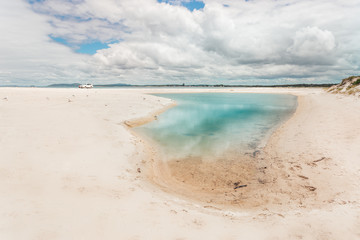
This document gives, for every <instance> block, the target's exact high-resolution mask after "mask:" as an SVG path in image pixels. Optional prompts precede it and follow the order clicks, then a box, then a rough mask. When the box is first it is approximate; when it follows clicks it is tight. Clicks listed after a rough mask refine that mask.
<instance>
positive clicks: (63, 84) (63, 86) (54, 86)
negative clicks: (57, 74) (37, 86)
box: [46, 83, 80, 88]
mask: <svg viewBox="0 0 360 240" xmlns="http://www.w3.org/2000/svg"><path fill="white" fill-rule="evenodd" d="M79 85H80V83H58V84H51V85H49V86H46V87H49V88H74V87H79Z"/></svg>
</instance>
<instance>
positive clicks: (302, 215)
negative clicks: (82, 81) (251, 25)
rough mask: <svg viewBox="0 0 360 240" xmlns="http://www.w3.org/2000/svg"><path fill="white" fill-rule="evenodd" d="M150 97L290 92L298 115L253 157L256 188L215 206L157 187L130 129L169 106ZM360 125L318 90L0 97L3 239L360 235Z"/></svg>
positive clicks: (11, 92)
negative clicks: (256, 175)
mask: <svg viewBox="0 0 360 240" xmlns="http://www.w3.org/2000/svg"><path fill="white" fill-rule="evenodd" d="M154 91H156V92H179V91H187V92H197V91H210V92H215V91H228V92H271V93H291V94H295V95H297V96H299V107H298V109H297V111H296V113H295V114H294V116H293V117H292V118H291V119H289V120H288V121H287V122H286V123H285V124H283V125H282V126H281V127H280V128H279V129H278V130H277V131H276V132H275V133H274V134H273V135H272V136H271V138H270V140H269V142H268V144H267V145H266V147H265V149H264V151H262V153H261V154H260V155H258V156H257V159H256V161H257V162H258V163H259V165H257V166H260V165H261V166H260V167H261V168H262V169H260V167H258V168H257V169H256V171H259V174H261V176H262V177H263V178H261V180H262V181H261V182H260V181H258V182H259V183H260V184H259V187H258V188H256V191H251V190H248V189H247V190H246V191H249V193H251V194H248V195H247V196H246V198H243V201H241V202H234V203H233V204H225V205H224V204H219V203H213V202H212V201H210V200H211V199H210V197H211V196H210V197H209V196H207V195H201V198H196V196H198V195H196V193H194V196H189V195H186V194H185V195H183V194H181V192H178V191H176V190H171V189H170V188H169V186H166V183H167V182H166V181H168V180H169V179H168V178H166V177H171V174H169V175H166V176H164V175H161V174H160V172H159V171H160V170H161V168H158V167H159V166H158V162H157V161H158V159H156V158H153V157H151V156H154V154H155V153H154V152H153V151H156V149H153V148H152V146H150V147H149V144H148V142H145V140H144V139H140V138H139V137H138V136H136V135H134V134H133V133H132V131H131V129H130V128H129V127H128V126H127V125H132V123H134V122H136V121H143V120H146V121H148V120H151V116H153V115H154V114H158V113H159V112H161V111H162V110H164V109H166V108H167V107H170V106H171V105H173V104H174V103H173V102H172V101H171V100H168V99H164V98H159V97H155V96H151V95H146V93H149V92H154ZM359 119H360V101H359V99H357V98H354V97H350V96H338V95H332V94H329V93H325V92H324V91H322V90H321V89H288V88H284V89H267V88H261V89H225V90H223V89H204V90H199V89H183V90H181V89H100V90H99V89H91V90H86V89H84V90H82V89H36V88H0V191H1V195H0V204H1V209H0V239H357V238H360V230H359V229H360V210H359V209H360V188H359V182H360V148H359V147H358V146H359V144H360V125H359ZM149 151H150V152H149ZM149 156H150V157H149ZM155 156H156V155H155ZM265 167H266V168H265ZM154 171H155V172H154ZM156 171H157V172H156ZM149 177H152V178H149ZM154 178H156V179H155V180H156V181H155V180H154ZM257 179H258V178H256V180H257ZM154 182H155V183H154ZM159 184H160V185H161V184H163V185H162V186H160V187H159ZM235 191H236V193H237V194H239V193H240V190H239V189H237V190H234V193H235ZM195 195H196V196H195ZM204 197H205V199H204ZM206 197H209V199H206Z"/></svg>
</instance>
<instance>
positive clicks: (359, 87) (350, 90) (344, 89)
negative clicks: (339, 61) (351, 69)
mask: <svg viewBox="0 0 360 240" xmlns="http://www.w3.org/2000/svg"><path fill="white" fill-rule="evenodd" d="M328 92H330V93H342V94H348V95H355V96H358V97H360V76H351V77H348V78H345V79H343V80H342V82H341V83H340V84H338V85H334V86H332V87H330V88H329V89H328Z"/></svg>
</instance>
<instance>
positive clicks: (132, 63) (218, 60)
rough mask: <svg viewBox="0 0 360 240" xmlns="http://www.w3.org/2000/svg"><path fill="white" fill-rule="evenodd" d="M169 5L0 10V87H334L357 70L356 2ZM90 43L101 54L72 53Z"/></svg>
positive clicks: (89, 3) (12, 6)
mask: <svg viewBox="0 0 360 240" xmlns="http://www.w3.org/2000/svg"><path fill="white" fill-rule="evenodd" d="M169 2H170V3H171V4H169V3H159V2H158V1H156V0H121V1H119V0H102V1H98V0H78V1H74V0H71V1H70V0H44V1H35V2H34V3H29V2H27V1H22V0H13V1H1V3H0V31H1V33H2V34H1V35H0V51H1V55H0V63H1V64H0V85H1V83H5V81H6V83H9V82H10V83H14V84H19V83H20V84H24V83H30V84H46V83H55V82H79V81H84V82H88V81H91V82H94V83H111V82H124V83H134V84H159V83H171V82H176V83H182V82H186V83H232V84H235V83H238V84H252V83H254V84H261V83H266V84H276V83H289V82H291V83H296V82H334V81H338V80H340V79H341V78H343V77H345V76H347V75H355V74H358V72H359V70H360V69H359V65H360V51H359V50H360V33H359V31H358V26H359V24H360V15H359V14H358V12H360V2H359V1H357V0H348V1H346V2H344V1H340V0H333V1H325V0H319V1H311V0H301V1H299V0H283V1H276V0H269V1H257V0H253V1H236V0H204V3H205V7H204V8H203V9H201V10H194V11H190V10H188V9H186V8H185V7H184V6H182V5H181V4H180V2H188V1H177V0H176V1H169ZM50 36H52V37H57V38H60V39H63V40H64V41H66V42H67V43H68V46H66V45H62V44H60V43H57V42H55V41H54V40H52V39H51V38H50ZM94 41H95V42H102V43H110V44H109V48H106V49H99V50H98V51H97V52H96V53H95V54H94V55H85V54H79V53H76V52H74V49H75V48H72V46H73V45H76V46H80V45H82V44H85V43H91V42H94Z"/></svg>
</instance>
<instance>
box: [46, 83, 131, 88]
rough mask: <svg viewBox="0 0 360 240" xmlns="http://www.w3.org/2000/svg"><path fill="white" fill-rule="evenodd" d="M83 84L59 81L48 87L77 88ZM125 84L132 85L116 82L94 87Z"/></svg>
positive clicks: (121, 85)
mask: <svg viewBox="0 0 360 240" xmlns="http://www.w3.org/2000/svg"><path fill="white" fill-rule="evenodd" d="M79 85H81V83H58V84H51V85H48V86H46V87H48V88H77V87H79ZM124 86H131V85H129V84H124V83H114V84H94V87H124Z"/></svg>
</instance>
